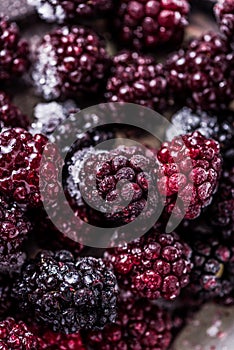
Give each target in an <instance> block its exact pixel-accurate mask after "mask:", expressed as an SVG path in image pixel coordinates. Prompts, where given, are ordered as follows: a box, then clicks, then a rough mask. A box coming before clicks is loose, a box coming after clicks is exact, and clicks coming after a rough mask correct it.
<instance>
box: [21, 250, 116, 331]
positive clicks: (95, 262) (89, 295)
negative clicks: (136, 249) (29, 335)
mask: <svg viewBox="0 0 234 350" xmlns="http://www.w3.org/2000/svg"><path fill="white" fill-rule="evenodd" d="M14 295H15V297H16V299H18V301H19V306H20V308H21V310H22V312H27V313H28V314H29V315H33V316H34V317H35V319H36V320H37V321H39V322H41V323H42V324H44V325H45V326H48V327H50V328H51V329H52V330H53V331H55V332H62V333H65V334H69V333H76V332H77V331H79V330H80V329H92V328H103V327H104V326H105V325H106V324H107V323H109V322H114V321H115V317H116V295H117V284H116V278H115V275H114V274H113V272H112V271H111V269H110V268H108V267H107V266H106V265H105V264H104V262H103V261H102V260H101V259H95V258H91V257H87V258H78V259H76V260H75V259H74V256H73V255H72V254H71V253H70V252H68V251H57V252H56V253H52V252H50V251H43V252H41V253H40V254H39V255H38V256H37V257H36V259H35V260H33V261H30V262H28V264H26V265H25V267H24V268H23V271H22V276H21V278H20V279H18V281H17V282H16V283H15V288H14Z"/></svg>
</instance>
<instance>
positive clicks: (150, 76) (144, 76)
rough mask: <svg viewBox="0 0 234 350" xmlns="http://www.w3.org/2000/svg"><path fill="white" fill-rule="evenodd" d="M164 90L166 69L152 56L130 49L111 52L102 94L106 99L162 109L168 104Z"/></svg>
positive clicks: (166, 93) (165, 86)
mask: <svg viewBox="0 0 234 350" xmlns="http://www.w3.org/2000/svg"><path fill="white" fill-rule="evenodd" d="M167 91H168V86H167V77H166V73H165V72H164V70H163V67H162V65H161V64H157V63H156V61H155V59H154V58H153V57H151V56H146V55H143V54H139V53H137V52H131V51H124V52H121V53H118V54H117V55H116V56H114V58H113V65H112V72H111V75H110V77H109V79H108V81H107V87H106V94H105V96H106V98H107V100H108V101H110V102H132V103H137V104H140V105H143V106H146V107H149V108H152V109H160V110H161V109H163V108H164V107H165V106H167V104H168V100H167V97H168V92H167Z"/></svg>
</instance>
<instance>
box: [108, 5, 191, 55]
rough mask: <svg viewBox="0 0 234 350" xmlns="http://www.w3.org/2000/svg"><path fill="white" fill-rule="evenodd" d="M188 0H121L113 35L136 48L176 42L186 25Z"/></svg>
mask: <svg viewBox="0 0 234 350" xmlns="http://www.w3.org/2000/svg"><path fill="white" fill-rule="evenodd" d="M188 12H189V2H188V1H187V0H179V1H178V0H153V1H151V0H149V1H147V0H146V1H140V0H120V1H119V3H118V7H117V14H116V17H115V22H114V24H115V27H114V28H115V34H116V36H117V38H118V39H119V42H120V44H121V45H125V46H131V47H134V48H135V49H137V50H139V49H145V48H156V47H158V46H160V45H162V44H170V45H171V44H173V45H174V44H179V43H181V41H182V39H183V35H184V28H185V27H186V26H187V24H188V21H187V15H188Z"/></svg>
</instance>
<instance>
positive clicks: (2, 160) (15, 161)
mask: <svg viewBox="0 0 234 350" xmlns="http://www.w3.org/2000/svg"><path fill="white" fill-rule="evenodd" d="M46 142H47V139H46V137H44V136H43V135H40V134H38V135H35V136H32V135H31V134H30V133H29V132H27V131H26V130H24V129H21V128H13V129H3V130H2V132H1V133H0V173H1V180H0V191H1V192H2V193H3V194H4V195H6V196H7V197H8V198H9V199H12V200H14V201H15V202H16V203H17V204H19V205H22V206H28V207H37V206H39V205H41V198H40V194H39V173H38V169H39V164H40V160H41V154H42V150H43V147H44V146H45V144H46Z"/></svg>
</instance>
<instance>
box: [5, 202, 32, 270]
mask: <svg viewBox="0 0 234 350" xmlns="http://www.w3.org/2000/svg"><path fill="white" fill-rule="evenodd" d="M30 230H31V223H30V221H29V220H28V218H27V217H26V216H25V214H24V213H23V212H22V211H21V209H19V208H17V207H16V205H14V204H8V203H7V202H6V201H5V200H4V199H3V197H1V196H0V272H2V273H12V272H17V270H19V269H20V267H21V266H22V265H23V263H24V261H25V258H26V255H25V253H24V249H23V243H24V242H25V240H26V239H27V238H28V234H29V232H30Z"/></svg>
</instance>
